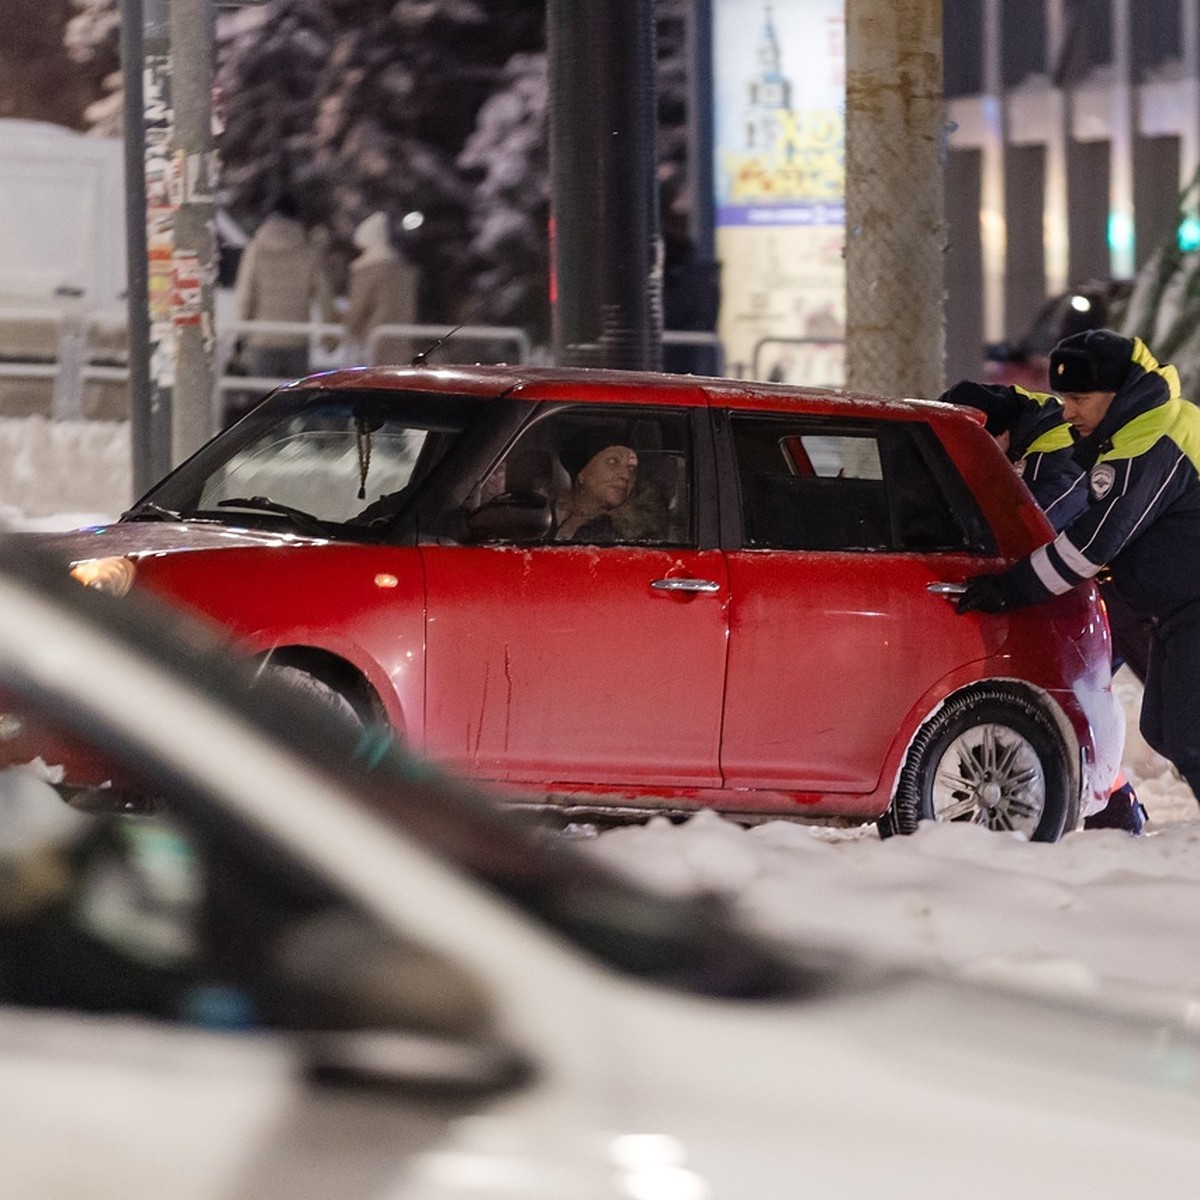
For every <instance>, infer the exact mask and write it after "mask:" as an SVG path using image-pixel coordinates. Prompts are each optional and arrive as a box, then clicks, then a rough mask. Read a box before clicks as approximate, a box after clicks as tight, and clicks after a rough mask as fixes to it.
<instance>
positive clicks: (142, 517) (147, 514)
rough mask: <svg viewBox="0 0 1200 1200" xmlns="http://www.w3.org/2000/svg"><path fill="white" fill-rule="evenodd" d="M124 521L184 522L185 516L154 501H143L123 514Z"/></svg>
mask: <svg viewBox="0 0 1200 1200" xmlns="http://www.w3.org/2000/svg"><path fill="white" fill-rule="evenodd" d="M121 520H122V521H182V520H183V516H182V515H181V514H180V513H177V512H175V511H174V510H173V509H170V508H164V507H163V506H162V505H161V504H155V503H154V501H153V500H143V501H142V502H141V504H135V505H134V506H133V507H132V508H131V509H129V510H128V511H127V512H123V513H122V514H121Z"/></svg>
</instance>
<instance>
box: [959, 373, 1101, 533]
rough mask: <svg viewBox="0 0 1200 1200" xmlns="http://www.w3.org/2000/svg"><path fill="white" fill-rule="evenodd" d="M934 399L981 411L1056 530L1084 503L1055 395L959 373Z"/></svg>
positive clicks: (1083, 488) (1082, 483) (1081, 479)
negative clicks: (976, 380) (973, 379)
mask: <svg viewBox="0 0 1200 1200" xmlns="http://www.w3.org/2000/svg"><path fill="white" fill-rule="evenodd" d="M939 399H940V400H942V401H944V402H945V403H947V404H957V405H960V406H966V407H968V408H977V409H979V411H980V412H982V413H983V414H984V416H985V417H986V418H987V419H986V421H985V422H984V428H985V429H986V430H987V431H988V433H990V434H991V435H992V437H994V438H995V439H996V441H997V442H999V444H1000V448H1001V449H1002V450H1003V451H1004V453H1005V454H1006V455H1007V457H1008V461H1009V462H1011V463H1012V464H1013V466H1014V467H1016V469H1017V473H1018V474H1019V475H1020V476H1021V478H1022V479H1024V480H1025V483H1026V485H1027V486H1028V488H1029V490H1030V491H1031V492H1032V493H1033V498H1034V499H1035V500H1036V501H1037V502H1038V504H1039V505H1040V506H1041V509H1042V511H1043V512H1044V513H1045V514H1046V516H1047V517H1049V518H1050V524H1051V525H1053V526H1054V528H1055V529H1056V530H1059V529H1062V528H1063V527H1064V526H1066V525H1067V524H1068V523H1069V522H1070V521H1071V520H1072V519H1073V518H1074V517H1076V516H1078V515H1079V514H1080V513H1081V512H1083V510H1084V509H1085V508H1086V507H1087V498H1088V493H1087V482H1086V479H1085V475H1084V472H1083V470H1082V469H1081V468H1080V466H1079V464H1078V463H1077V462H1076V461H1075V458H1074V454H1073V451H1074V442H1073V441H1072V438H1071V427H1070V425H1068V424H1067V422H1066V420H1065V419H1064V417H1063V411H1062V405H1061V404H1060V403H1059V401H1058V397H1057V396H1052V395H1049V394H1047V393H1043V392H1030V391H1026V390H1025V388H1023V387H1017V386H1015V385H1010V386H1006V385H1004V384H985V383H973V382H971V381H970V380H967V379H964V380H963V381H962V382H961V383H956V384H955V385H954V386H953V387H952V388H950V389H949V391H946V392H943V393H942V395H941V396H940V397H939Z"/></svg>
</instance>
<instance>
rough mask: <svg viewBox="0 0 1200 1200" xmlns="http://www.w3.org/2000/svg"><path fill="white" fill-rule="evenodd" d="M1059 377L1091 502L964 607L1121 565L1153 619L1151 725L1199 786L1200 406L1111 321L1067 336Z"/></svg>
mask: <svg viewBox="0 0 1200 1200" xmlns="http://www.w3.org/2000/svg"><path fill="white" fill-rule="evenodd" d="M1050 385H1051V387H1052V388H1053V389H1054V390H1055V392H1056V393H1057V394H1058V395H1059V396H1060V397H1061V398H1062V408H1063V416H1064V418H1065V419H1066V421H1067V422H1068V423H1069V424H1070V426H1071V428H1072V432H1071V437H1072V440H1073V443H1074V446H1073V451H1072V453H1073V456H1074V460H1075V462H1076V463H1077V464H1078V466H1079V468H1080V470H1081V471H1083V472H1085V473H1086V475H1087V487H1088V502H1087V505H1086V507H1085V508H1084V510H1083V512H1081V513H1080V514H1079V515H1077V516H1076V517H1074V518H1073V519H1072V520H1070V521H1069V522H1068V523H1067V524H1066V525H1065V526H1064V527H1063V528H1062V530H1061V531H1060V532H1059V533H1058V535H1057V536H1056V537H1055V538H1054V540H1053V541H1052V542H1050V543H1048V544H1047V545H1044V546H1041V547H1039V548H1038V549H1037V550H1035V551H1034V552H1033V553H1032V554H1030V555H1028V556H1026V557H1025V558H1024V559H1022V560H1021V561H1020V562H1018V563H1016V564H1014V565H1013V566H1012V567H1010V568H1008V570H1006V571H1002V572H1000V573H999V574H995V575H978V576H975V577H974V578H972V579H970V580H968V581H967V589H966V591H965V592H964V593H963V595H962V596H961V597H960V598H959V601H958V610H959V612H961V613H970V612H985V613H1001V612H1008V611H1011V610H1012V609H1017V608H1021V607H1024V606H1026V605H1029V604H1037V603H1041V602H1044V601H1046V600H1049V599H1050V598H1051V597H1053V596H1056V595H1061V594H1062V593H1064V592H1066V591H1069V590H1070V589H1071V588H1073V587H1076V586H1078V585H1079V584H1081V583H1084V582H1086V581H1088V580H1090V579H1094V578H1095V577H1096V576H1097V575H1098V574H1099V573H1100V572H1101V571H1102V570H1103V569H1104V568H1105V567H1107V568H1108V569H1109V570H1110V571H1111V576H1112V585H1113V587H1114V588H1115V590H1116V593H1117V595H1118V596H1119V597H1120V598H1121V599H1122V600H1123V601H1125V602H1126V603H1127V604H1128V605H1129V606H1130V608H1131V609H1132V610H1133V611H1134V612H1135V613H1136V614H1138V615H1139V616H1140V617H1141V618H1143V619H1145V620H1147V621H1148V623H1149V627H1150V650H1149V661H1148V664H1147V670H1146V678H1145V689H1144V694H1143V700H1142V716H1141V731H1142V735H1143V736H1144V737H1145V739H1146V741H1147V743H1148V744H1149V745H1150V746H1151V747H1152V748H1153V749H1155V750H1157V751H1158V752H1159V753H1161V754H1163V755H1165V756H1166V757H1167V758H1169V759H1170V760H1171V761H1172V762H1174V764H1175V766H1176V767H1177V768H1178V770H1179V772H1180V773H1181V774H1182V775H1183V777H1184V779H1186V780H1187V782H1188V784H1189V786H1190V787H1191V789H1192V791H1193V793H1195V794H1196V795H1197V797H1198V798H1200V722H1197V720H1196V713H1197V712H1198V711H1200V410H1198V409H1197V408H1196V407H1195V406H1194V405H1192V404H1191V403H1189V402H1188V401H1186V400H1184V399H1182V398H1181V396H1180V394H1179V376H1178V374H1177V373H1176V371H1175V368H1174V367H1171V366H1169V365H1164V364H1160V363H1159V362H1158V361H1157V360H1156V359H1155V358H1154V356H1153V355H1152V354H1151V353H1150V351H1149V349H1148V348H1147V347H1146V345H1145V344H1144V343H1143V342H1142V341H1141V339H1140V338H1127V337H1123V336H1122V335H1120V334H1118V333H1115V332H1114V331H1113V330H1110V329H1097V330H1090V331H1088V332H1085V333H1079V334H1075V335H1073V336H1071V337H1068V338H1064V339H1063V340H1062V341H1061V342H1059V344H1058V345H1057V346H1056V347H1055V348H1054V350H1053V352H1052V353H1051V355H1050Z"/></svg>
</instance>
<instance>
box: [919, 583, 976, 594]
mask: <svg viewBox="0 0 1200 1200" xmlns="http://www.w3.org/2000/svg"><path fill="white" fill-rule="evenodd" d="M925 590H926V591H927V592H932V593H933V594H934V595H935V596H961V595H962V594H963V592H965V591H966V590H967V585H966V584H965V583H927V584H926V585H925Z"/></svg>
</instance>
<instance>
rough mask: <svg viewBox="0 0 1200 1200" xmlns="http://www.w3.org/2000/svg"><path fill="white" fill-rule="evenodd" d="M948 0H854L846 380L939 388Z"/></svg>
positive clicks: (906, 392)
mask: <svg viewBox="0 0 1200 1200" xmlns="http://www.w3.org/2000/svg"><path fill="white" fill-rule="evenodd" d="M945 139H946V127H945V118H944V103H943V99H942V2H941V0H846V382H847V385H848V386H849V387H850V388H851V389H852V390H856V391H866V392H877V393H880V394H882V395H888V396H937V395H938V394H939V393H940V392H941V390H942V387H943V378H944V369H945V368H944V358H945V341H946V328H945V281H944V277H943V257H944V254H945V249H946V220H945V212H944V204H943V177H942V173H943V169H944V163H945V152H946V143H945Z"/></svg>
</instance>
